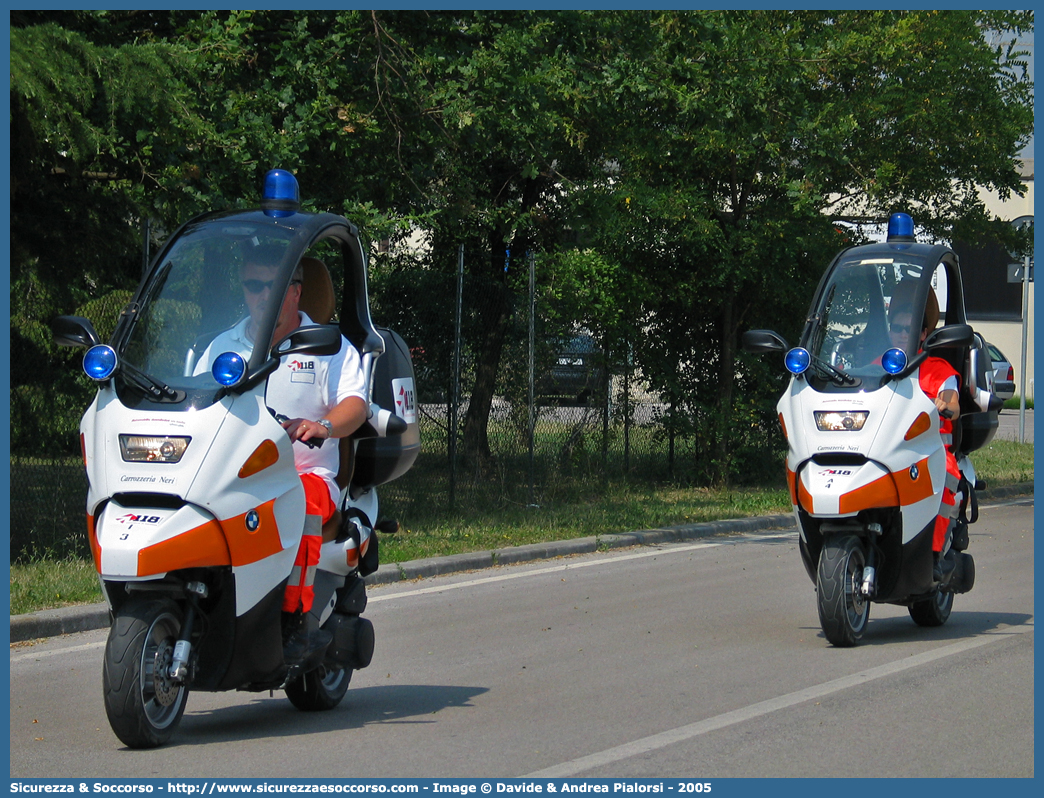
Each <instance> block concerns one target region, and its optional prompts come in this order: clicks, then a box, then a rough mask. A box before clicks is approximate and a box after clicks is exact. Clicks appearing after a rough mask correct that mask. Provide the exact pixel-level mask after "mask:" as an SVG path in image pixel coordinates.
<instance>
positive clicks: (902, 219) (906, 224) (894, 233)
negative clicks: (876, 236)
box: [888, 213, 916, 241]
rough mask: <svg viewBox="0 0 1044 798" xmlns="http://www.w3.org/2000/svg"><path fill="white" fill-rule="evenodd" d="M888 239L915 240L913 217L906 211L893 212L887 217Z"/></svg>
mask: <svg viewBox="0 0 1044 798" xmlns="http://www.w3.org/2000/svg"><path fill="white" fill-rule="evenodd" d="M888 240H889V241H915V240H916V239H915V238H914V222H913V217H912V216H910V214H908V213H893V214H892V215H891V216H890V217H888Z"/></svg>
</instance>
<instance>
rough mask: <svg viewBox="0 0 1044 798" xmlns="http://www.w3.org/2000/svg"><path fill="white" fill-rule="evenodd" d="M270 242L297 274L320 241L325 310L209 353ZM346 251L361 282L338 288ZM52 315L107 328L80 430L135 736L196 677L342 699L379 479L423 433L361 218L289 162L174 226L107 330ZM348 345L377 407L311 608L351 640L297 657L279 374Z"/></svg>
mask: <svg viewBox="0 0 1044 798" xmlns="http://www.w3.org/2000/svg"><path fill="white" fill-rule="evenodd" d="M260 252H266V253H277V254H276V255H274V256H273V257H275V258H276V259H275V260H274V261H273V262H272V264H271V265H272V266H275V267H277V268H278V271H277V275H278V276H277V277H276V279H275V281H274V283H275V284H274V286H273V289H272V290H273V291H279V292H284V291H285V290H286V289H287V287H288V285H289V283H290V280H291V277H292V274H293V272H294V269H295V267H296V265H297V264H298V262H299V261H301V260H302V258H304V259H305V262H306V263H307V264H308V268H307V269H306V272H305V279H304V285H303V289H302V298H301V306H302V309H303V310H305V311H306V312H307V313H308V315H309V316H310V317H311V318H312V319H313V320H314V321H316V322H317V324H315V325H311V326H308V327H301V328H298V329H297V330H295V331H294V332H292V333H291V334H290V335H289V336H287V338H285V339H284V340H282V341H278V342H276V344H275V345H274V346H273V347H272V348H271V349H268V348H266V347H263V346H255V347H254V348H253V351H252V352H250V354H249V356H244V355H242V354H237V353H234V352H228V353H221V354H218V355H217V356H216V357H215V359H214V362H213V364H212V365H211V364H205V366H206V367H204V368H197V360H198V359H199V357H200V354H201V353H202V352H203V351H204V350H205V349H206V348H207V346H208V344H209V343H210V342H211V341H212V340H213V339H214V338H215V337H216V336H217V335H218V334H220V333H222V332H224V331H227V330H229V329H231V328H233V327H234V326H235V325H236V324H237V323H239V322H240V321H241V320H242V319H243V318H244V316H245V313H246V310H245V308H244V302H243V296H244V295H243V290H244V289H243V287H242V286H241V284H240V279H239V266H240V264H241V263H242V262H243V259H244V258H245V257H247V255H248V254H250V255H251V257H257V253H260ZM318 258H322V259H323V260H319V259H318ZM327 264H329V265H327ZM331 271H333V272H334V274H335V275H338V276H339V277H341V283H342V284H343V286H344V290H343V299H342V301H341V303H340V304H339V306H338V303H337V302H336V300H335V298H334V292H333V282H332V280H331V276H330V272H331ZM278 295H280V296H281V295H282V294H281V293H280V294H278ZM271 305H272V307H271V308H270V309H269V311H268V312H267V313H266V318H265V319H264V320H263V321H262V322H261V323H260V329H259V331H258V334H257V340H259V341H268V340H271V333H272V330H273V329H274V327H275V321H276V313H277V312H278V306H279V305H280V303H279V302H274V303H271ZM337 311H339V317H340V318H339V321H338V322H337V323H335V324H331V323H328V322H329V321H330V319H331V316H333V315H334V314H336V313H337ZM52 329H53V331H54V335H55V339H56V341H58V342H59V343H62V344H65V345H70V346H86V347H89V349H88V351H87V353H86V355H85V356H84V361H83V367H84V370H85V371H86V372H87V374H88V376H90V377H91V378H92V379H94V380H96V381H97V383H98V393H97V396H96V397H95V400H94V402H93V404H92V405H91V406H90V408H89V409H88V410H87V412H86V414H85V415H84V417H83V421H82V423H81V426H80V443H81V447H82V451H83V458H84V463H85V465H86V468H87V475H88V481H89V489H88V495H87V529H88V537H89V540H90V546H91V551H92V552H93V555H94V562H95V565H96V566H97V569H98V573H99V576H100V579H101V584H102V588H103V590H104V593H105V597H106V600H107V601H108V604H109V607H110V609H111V613H112V618H113V622H112V628H111V630H110V633H109V638H108V642H107V644H106V649H105V664H104V669H103V684H104V697H105V708H106V712H107V714H108V717H109V722H110V724H111V726H112V728H113V731H114V732H115V733H116V735H117V737H119V738H120V740H122V741H123V742H124V743H126V744H127V745H128V746H131V747H135V748H144V747H152V746H156V745H160V744H162V743H163V742H165V741H166V740H168V739H169V738H170V736H171V734H172V733H173V732H174V730H175V728H176V727H177V725H178V723H179V721H180V719H181V717H182V714H183V712H184V711H185V704H186V699H187V696H188V693H189V690H204V691H219V690H233V689H234V690H255V691H259V690H271V689H277V688H282V689H285V690H286V694H287V696H288V697H289V698H290V700H291V701H292V702H293V703H294V704H295V705H296V706H297V707H299V708H301V709H304V710H318V709H328V708H331V707H333V706H336V705H337V703H338V702H339V701H340V700H341V698H342V697H343V696H344V693H345V691H346V689H347V687H348V682H349V680H350V678H351V674H352V670H353V669H356V668H364V667H366V666H367V665H368V664H369V662H370V658H371V656H372V653H373V643H374V637H373V626H372V624H371V623H370V621H369V620H368V619H366V618H363V617H362V616H361V613H362V612H363V610H364V608H365V606H366V591H365V585H364V583H363V581H362V576H365V575H366V574H367V573H369V572H370V571H372V570H374V569H375V568H376V567H377V557H378V551H377V543H376V535H374V534H372V533H373V530H374V529H375V528H382V527H381V526H379V525H378V519H377V498H376V491H375V488H376V486H378V485H380V484H383V483H385V482H388V481H389V480H391V479H394V478H396V477H398V476H400V475H401V474H403V473H405V471H407V470H408V469H409V468H410V467H411V466H412V464H413V461H414V460H415V458H416V457H417V453H418V451H419V447H420V438H419V432H418V427H417V416H416V407H415V405H414V404H413V397H414V386H413V368H412V363H411V361H410V355H409V350H408V348H407V347H406V345H405V343H404V342H403V341H402V339H401V338H399V337H398V336H397V335H395V334H394V333H392V332H391V331H387V330H385V331H383V332H378V330H377V329H376V328H375V327H374V326H373V324H372V322H371V321H370V315H369V307H368V297H367V288H366V260H365V255H364V252H363V249H362V247H361V246H360V243H359V240H358V235H357V230H356V228H355V227H354V226H353V225H352V224H350V223H349V222H348V221H346V220H345V219H343V218H341V217H339V216H334V215H332V214H312V213H304V212H301V211H300V210H299V208H298V188H297V183H296V180H295V179H294V178H293V176H292V175H290V174H289V173H287V172H283V171H281V170H273V172H270V173H269V174H268V175H267V176H266V180H265V195H264V198H263V200H262V203H261V208H260V209H258V210H252V211H245V212H231V213H213V214H206V215H204V216H201V217H198V218H196V219H193V220H192V221H190V222H188V223H187V224H185V225H184V226H183V227H181V228H180V229H179V230H178V231H177V232H176V233H175V234H174V236H172V238H171V239H170V241H168V242H167V244H166V245H165V247H164V248H163V249H162V251H161V252H160V253H159V255H158V257H157V258H156V259H155V261H154V263H153V265H152V267H151V269H150V270H149V272H148V274H147V275H146V277H145V278H144V279H143V281H142V283H141V285H140V286H139V288H138V290H137V292H136V294H135V296H134V298H133V300H132V301H131V303H130V304H129V305H128V306H127V307H126V308H125V309H124V311H123V313H122V314H121V316H120V320H119V322H118V324H117V326H116V329H115V332H114V333H113V336H112V339H111V340H110V342H109V343H107V344H103V343H102V342H101V341H100V339H99V337H98V335H97V333H96V332H95V330H94V327H93V325H92V324H91V322H90V321H88V320H86V319H83V318H79V317H70V316H63V317H59V318H57V319H55V321H54V322H53V324H52ZM342 346H355V347H356V348H357V349H358V350H359V352H360V354H361V356H362V362H363V368H364V371H365V374H366V376H367V379H368V386H367V388H368V391H369V393H370V397H371V409H372V410H373V413H372V415H371V419H370V421H369V422H368V423H367V424H366V425H364V427H363V429H362V430H360V431H359V432H358V433H357V434H356V435H355V436H353V438H351V439H343V440H342V441H340V446H341V454H342V461H343V462H348V461H350V460H351V455H352V454H353V453H354V455H355V458H354V459H355V462H354V466H355V467H354V471H353V472H352V473H351V474H348V473H347V472H346V471H343V472H342V474H341V475H340V476H339V481H340V482H341V486H342V488H343V489H344V490H343V494H342V497H343V498H342V504H341V507H340V510H339V512H338V513H337V514H336V515H335V518H334V519H332V522H331V523H332V524H333V532H332V534H327V535H326V536H325V537H326V538H329V539H330V541H329V542H327V543H325V544H324V545H323V550H322V559H321V562H320V566H319V571H318V574H317V576H316V579H315V591H316V599H315V606H314V609H313V612H312V616H311V618H310V620H311V621H312V623H313V624H314V625H316V626H319V625H321V626H322V627H323V628H325V629H328V630H330V631H331V632H332V633H333V640H332V642H331V643H330V644H329V646H328V647H327V649H326V651H325V653H324V654H323V655H322V656H321V660H320V659H319V658H318V657H317V658H315V659H314V661H310V662H309V663H308V664H307V665H305V666H304V667H303V668H302V667H299V666H288V665H287V663H285V662H284V661H283V649H282V633H281V601H282V596H283V589H284V586H285V585H286V583H287V579H288V577H289V576H290V573H291V569H292V568H293V566H294V559H295V555H296V552H297V549H298V544H299V542H300V540H301V536H302V531H303V528H304V524H305V502H304V491H303V489H302V487H301V481H300V479H299V477H298V475H297V471H296V469H295V467H294V455H293V450H292V446H294V445H302V444H301V443H300V442H299V443H297V444H291V442H290V439H289V438H288V436H287V434H286V432H285V431H284V429H283V428H282V426H281V425H280V424H279V422H278V421H277V420H276V419H275V418H274V414H273V411H271V410H270V409H269V408H268V406H267V405H266V401H265V388H266V379H267V377H268V375H270V374H271V373H272V372H273V371H274V370H275V368H276V367H277V366H278V364H279V361H280V358H284V357H293V358H297V359H299V360H301V361H306V360H307V357H308V355H309V354H310V353H314V354H331V353H333V352H337V351H338V350H339V349H340V347H342ZM197 372H200V373H197ZM325 445H330V446H332V445H337V442H336V441H328V442H326V443H325ZM393 527H394V522H390V523H385V524H384V525H383V528H385V529H386V530H388V531H391V530H392V528H393ZM327 531H329V530H327ZM334 538H336V539H334Z"/></svg>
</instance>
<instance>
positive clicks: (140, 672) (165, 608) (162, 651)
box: [102, 599, 188, 748]
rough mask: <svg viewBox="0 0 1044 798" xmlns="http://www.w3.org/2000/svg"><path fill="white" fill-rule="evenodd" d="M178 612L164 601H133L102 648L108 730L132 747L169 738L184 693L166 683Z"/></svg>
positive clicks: (182, 706) (150, 745)
mask: <svg viewBox="0 0 1044 798" xmlns="http://www.w3.org/2000/svg"><path fill="white" fill-rule="evenodd" d="M180 633H181V611H180V610H179V609H178V607H177V605H176V604H175V603H174V602H173V601H170V600H168V599H145V600H141V599H136V600H132V601H130V602H128V603H127V604H126V605H125V606H124V607H123V608H122V609H120V611H119V612H118V613H117V615H116V618H115V619H114V621H113V624H112V628H111V629H110V630H109V639H108V641H107V642H106V644H105V662H104V664H103V666H102V687H103V690H104V695H105V714H106V715H108V717H109V725H110V726H112V730H113V731H114V732H115V733H116V736H117V737H119V738H120V740H121V741H123V743H125V744H126V745H128V746H130V747H131V748H155V747H156V746H158V745H162V744H163V743H165V742H167V740H169V739H170V737H171V735H172V734H173V733H174V730H175V729H176V728H177V726H178V722H179V721H180V720H181V716H182V715H183V714H184V712H185V702H186V700H187V699H188V688H187V687H186V686H185V685H184V684H182V683H180V682H176V681H174V680H172V679H171V678H170V675H169V674H170V664H171V661H172V660H173V657H174V645H175V643H177V641H178V636H179V635H180Z"/></svg>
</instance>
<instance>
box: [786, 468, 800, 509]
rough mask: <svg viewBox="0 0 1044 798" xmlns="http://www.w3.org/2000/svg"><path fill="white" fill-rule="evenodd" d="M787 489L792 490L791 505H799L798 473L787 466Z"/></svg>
mask: <svg viewBox="0 0 1044 798" xmlns="http://www.w3.org/2000/svg"><path fill="white" fill-rule="evenodd" d="M787 488H788V489H789V490H790V503H791V504H797V503H798V497H797V472H795V471H791V470H790V466H787Z"/></svg>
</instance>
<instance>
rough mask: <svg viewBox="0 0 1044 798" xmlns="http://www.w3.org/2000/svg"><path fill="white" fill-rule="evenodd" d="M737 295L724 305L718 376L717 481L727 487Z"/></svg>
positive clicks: (734, 379) (734, 368)
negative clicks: (734, 317)
mask: <svg viewBox="0 0 1044 798" xmlns="http://www.w3.org/2000/svg"><path fill="white" fill-rule="evenodd" d="M735 305H736V298H735V296H732V295H730V296H729V297H728V298H726V299H725V300H724V301H723V302H722V305H721V315H720V316H719V319H720V329H719V333H720V335H721V371H720V373H719V375H718V411H719V412H718V425H717V426H718V442H717V452H716V459H717V461H718V481H719V482H720V483H721V484H722V485H723V486H724V487H726V488H727V487H728V486H729V483H730V481H731V469H730V468H729V457H730V454H729V450H730V448H731V437H732V436H731V432H732V396H733V391H734V388H735V383H736V330H735V321H734V319H733V316H734V310H735Z"/></svg>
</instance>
